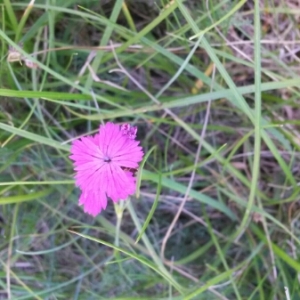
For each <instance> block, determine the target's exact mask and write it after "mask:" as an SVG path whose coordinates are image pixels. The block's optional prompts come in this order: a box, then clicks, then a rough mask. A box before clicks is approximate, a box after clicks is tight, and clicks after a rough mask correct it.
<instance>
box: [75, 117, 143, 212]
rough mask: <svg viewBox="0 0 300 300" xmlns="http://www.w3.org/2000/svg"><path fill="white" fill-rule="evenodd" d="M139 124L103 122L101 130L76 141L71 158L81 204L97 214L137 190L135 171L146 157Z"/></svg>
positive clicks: (88, 210)
mask: <svg viewBox="0 0 300 300" xmlns="http://www.w3.org/2000/svg"><path fill="white" fill-rule="evenodd" d="M136 131H137V128H136V127H131V126H130V125H128V124H125V125H122V126H121V128H120V126H118V125H116V124H113V123H110V122H109V123H106V124H105V125H101V126H100V128H99V133H97V134H96V135H94V136H87V137H83V138H81V139H78V140H75V141H74V142H73V144H72V146H71V154H72V155H70V158H71V159H72V160H73V161H74V166H75V167H74V169H75V171H76V172H77V173H76V175H75V181H76V185H77V186H78V187H79V188H80V189H81V192H82V193H81V196H80V198H79V205H83V206H84V211H85V212H86V213H88V214H91V215H93V216H94V217H95V216H96V215H97V214H99V213H100V212H101V210H102V209H105V208H106V205H107V198H108V197H109V198H111V199H112V200H113V201H114V202H118V201H119V200H121V199H126V198H127V197H128V196H129V195H132V194H134V193H135V190H136V180H135V178H134V171H135V169H136V168H138V163H139V162H140V161H141V160H142V158H143V151H142V148H141V147H140V146H138V145H139V142H138V141H136V140H135V137H136Z"/></svg>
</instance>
